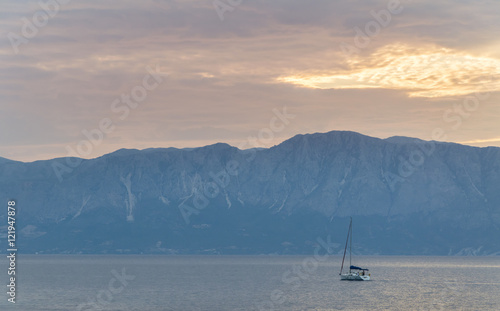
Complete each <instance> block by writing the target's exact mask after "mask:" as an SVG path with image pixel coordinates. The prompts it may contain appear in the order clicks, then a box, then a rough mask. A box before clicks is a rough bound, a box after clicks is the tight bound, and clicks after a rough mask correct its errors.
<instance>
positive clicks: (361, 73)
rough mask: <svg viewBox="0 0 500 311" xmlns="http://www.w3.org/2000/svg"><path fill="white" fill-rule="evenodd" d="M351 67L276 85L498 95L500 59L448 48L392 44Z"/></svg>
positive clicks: (354, 60) (304, 75) (411, 93)
mask: <svg viewBox="0 0 500 311" xmlns="http://www.w3.org/2000/svg"><path fill="white" fill-rule="evenodd" d="M347 62H348V63H349V66H350V70H348V71H345V70H344V71H340V70H337V72H335V73H334V74H323V75H315V74H308V73H307V72H306V73H302V74H298V75H293V76H284V77H279V78H278V79H277V80H278V81H280V82H285V83H293V84H297V85H300V86H304V87H310V88H320V89H347V88H353V89H358V88H361V89H362V88H386V89H399V90H406V91H407V92H408V93H409V96H411V97H445V96H461V95H467V94H471V93H474V92H476V91H478V90H481V89H486V90H489V91H500V60H499V59H495V58H488V57H479V56H474V55H470V54H467V53H464V52H460V51H454V50H451V49H446V48H439V47H425V48H412V47H411V46H409V45H400V44H393V45H389V46H386V47H384V48H382V49H379V50H377V51H376V52H375V53H373V54H372V55H370V56H369V57H361V56H357V57H352V58H349V59H348V60H347ZM316 70H317V69H316Z"/></svg>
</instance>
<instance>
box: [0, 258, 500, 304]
mask: <svg viewBox="0 0 500 311" xmlns="http://www.w3.org/2000/svg"><path fill="white" fill-rule="evenodd" d="M308 258H309V259H311V258H313V257H312V256H311V257H306V256H133V255H131V256H101V255H95V256H94V255H83V256H82V255H68V256H66V255H43V256H41V255H21V256H20V258H19V261H18V265H19V266H20V268H22V269H20V270H19V271H20V274H19V276H18V298H17V299H18V303H16V305H15V307H14V308H13V307H12V306H11V305H9V307H10V308H9V309H17V310H33V311H38V310H214V311H216V310H218V311H224V310H259V309H260V310H297V311H298V310H316V311H319V310H322V311H326V310H412V311H413V310H498V309H499V308H500V296H499V295H498V293H499V292H500V259H499V258H496V257H403V256H394V257H383V256H377V257H372V256H360V257H356V260H355V262H353V264H354V263H356V264H358V265H361V266H367V267H368V268H370V273H371V276H372V279H373V281H370V282H341V281H340V280H339V276H338V273H339V269H340V262H341V258H340V257H338V256H330V257H329V258H328V259H327V260H326V261H325V262H316V263H317V264H318V265H317V266H315V265H314V264H311V262H312V261H311V260H309V264H308V265H306V266H303V264H304V262H307V259H308ZM5 268H6V261H5V259H3V258H2V261H1V269H2V271H3V270H5ZM117 275H118V276H119V277H118V279H117ZM120 277H121V278H122V279H121V280H120ZM113 279H117V280H116V281H113ZM112 292H114V293H112ZM5 306H7V297H5V295H4V299H2V300H1V301H0V307H2V309H4V307H5Z"/></svg>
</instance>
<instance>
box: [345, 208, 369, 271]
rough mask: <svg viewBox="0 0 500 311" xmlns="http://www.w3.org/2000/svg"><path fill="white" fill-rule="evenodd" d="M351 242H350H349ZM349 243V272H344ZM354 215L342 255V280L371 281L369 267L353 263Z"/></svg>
mask: <svg viewBox="0 0 500 311" xmlns="http://www.w3.org/2000/svg"><path fill="white" fill-rule="evenodd" d="M349 242H350V243H349ZM347 244H349V272H348V273H342V271H343V270H344V261H345V255H346V252H347ZM351 261H352V217H351V222H350V224H349V230H348V231H347V240H346V241H345V248H344V257H342V266H341V267H340V273H339V274H340V280H342V281H369V280H370V274H369V273H368V269H364V268H360V267H357V266H353V265H352V262H351Z"/></svg>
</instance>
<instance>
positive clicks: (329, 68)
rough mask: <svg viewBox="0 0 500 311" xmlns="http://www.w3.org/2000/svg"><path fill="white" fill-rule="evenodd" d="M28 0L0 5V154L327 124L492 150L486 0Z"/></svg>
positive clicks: (25, 156) (499, 40) (269, 138)
mask: <svg viewBox="0 0 500 311" xmlns="http://www.w3.org/2000/svg"><path fill="white" fill-rule="evenodd" d="M40 3H42V5H41V4H40ZM40 3H39V2H38V1H24V0H21V1H19V0H7V1H2V2H1V3H0V133H1V134H0V157H5V158H9V159H13V160H19V161H35V160H42V159H51V158H55V157H65V156H79V157H83V158H95V157H98V156H101V155H103V154H106V153H109V152H113V151H115V150H117V149H121V148H136V149H145V148H152V147H177V148H185V147H197V146H204V145H208V144H213V143H217V142H225V143H228V144H231V145H233V146H237V147H239V148H251V147H270V146H273V145H276V144H279V143H280V142H282V141H284V140H286V139H288V138H290V137H292V136H294V135H296V134H305V133H315V132H329V131H333V130H349V131H356V132H359V133H362V134H365V135H369V136H373V137H379V138H387V137H391V136H409V137H417V138H421V139H425V140H433V139H434V140H440V141H448V142H456V143H461V144H467V145H471V146H478V147H485V146H500V122H499V120H500V37H499V36H498V33H500V19H499V18H498V16H499V13H500V1H478V0H474V1H472V0H470V1H469V0H461V1H446V0H445V1H434V0H433V1H427V0H422V1H416V0H413V1H411V0H401V1H397V0H387V1H366V0H364V1H347V0H346V1H333V0H317V1H311V0H275V1H261V0H252V1H249V0H215V1H213V0H203V1H198V0H196V1H194V0H182V1H173V0H141V1H139V0H137V1H131V0H123V1H117V0H116V1H106V0H89V1H77V0H73V1H70V0H42V1H41V2H40ZM44 4H45V5H44ZM436 133H439V135H437V134H436Z"/></svg>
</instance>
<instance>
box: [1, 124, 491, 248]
mask: <svg viewBox="0 0 500 311" xmlns="http://www.w3.org/2000/svg"><path fill="white" fill-rule="evenodd" d="M0 185H1V187H0V198H2V201H1V202H5V204H4V205H5V208H2V209H1V210H0V244H1V245H7V241H6V238H7V207H6V206H7V201H8V200H11V199H15V200H16V207H17V215H16V221H17V223H16V230H17V243H18V249H19V251H20V252H25V253H134V254H140V253H145V254H311V253H312V252H313V250H314V248H315V247H316V245H317V244H318V241H319V240H323V241H327V240H329V241H330V246H331V247H332V249H333V251H334V252H335V253H342V252H343V249H344V243H345V239H346V234H347V229H348V226H349V218H350V217H352V219H353V228H354V229H353V231H354V233H353V237H354V244H353V252H354V253H355V254H372V255H373V254H381V255H396V254H397V255H500V148H498V147H486V148H477V147H470V146H465V145H459V144H454V143H443V142H435V141H423V140H419V139H416V138H409V137H391V138H387V139H379V138H374V137H369V136H365V135H361V134H359V133H355V132H347V131H334V132H329V133H316V134H306V135H297V136H295V137H292V138H290V139H288V140H286V141H284V142H283V143H281V144H279V145H276V146H273V147H271V148H259V149H248V150H240V149H238V148H235V147H232V146H230V145H227V144H223V143H218V144H214V145H210V146H205V147H200V148H190V149H176V148H155V149H145V150H130V149H121V150H118V151H116V152H113V153H110V154H107V155H104V156H102V157H99V158H95V159H90V160H87V159H78V158H57V159H52V160H44V161H35V162H30V163H23V162H18V161H11V160H8V159H5V158H0ZM0 252H5V247H4V248H0Z"/></svg>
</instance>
